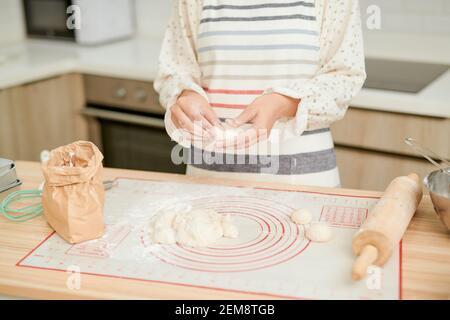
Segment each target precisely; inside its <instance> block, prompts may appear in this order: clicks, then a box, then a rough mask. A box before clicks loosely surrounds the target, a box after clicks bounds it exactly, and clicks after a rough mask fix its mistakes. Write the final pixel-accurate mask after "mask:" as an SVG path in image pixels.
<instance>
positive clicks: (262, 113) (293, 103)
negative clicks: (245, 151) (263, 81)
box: [228, 93, 300, 148]
mask: <svg viewBox="0 0 450 320" xmlns="http://www.w3.org/2000/svg"><path fill="white" fill-rule="evenodd" d="M299 102H300V100H299V99H294V98H290V97H287V96H284V95H281V94H278V93H271V94H266V95H263V96H260V97H258V98H256V99H255V100H254V101H253V102H252V103H251V104H250V105H248V106H247V107H246V108H245V110H244V111H243V112H242V113H241V114H240V115H239V116H238V117H237V118H235V119H233V120H230V121H228V123H229V124H230V125H231V126H233V127H240V126H242V125H243V124H245V123H251V124H252V127H251V128H249V129H247V130H246V131H245V132H244V133H242V134H240V135H239V136H238V137H237V139H236V140H235V147H236V148H243V147H248V146H250V145H252V144H254V143H256V142H258V141H259V140H261V139H264V138H268V137H269V135H270V131H271V130H272V128H273V125H274V124H275V122H276V121H277V120H279V119H281V118H289V117H294V116H295V114H296V113H297V106H298V104H299Z"/></svg>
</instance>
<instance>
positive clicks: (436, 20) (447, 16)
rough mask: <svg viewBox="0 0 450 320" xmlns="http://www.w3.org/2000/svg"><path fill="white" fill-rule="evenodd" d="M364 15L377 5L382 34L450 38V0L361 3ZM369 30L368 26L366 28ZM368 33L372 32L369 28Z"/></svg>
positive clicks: (366, 15) (372, 0)
mask: <svg viewBox="0 0 450 320" xmlns="http://www.w3.org/2000/svg"><path fill="white" fill-rule="evenodd" d="M360 3H361V14H362V16H363V17H366V18H367V17H368V16H369V15H370V13H367V8H368V7H369V6H371V5H376V6H378V7H379V8H380V12H381V30H379V31H381V32H408V33H425V34H427V33H430V34H440V35H448V36H450V0H360ZM365 26H366V24H365ZM365 31H366V32H376V31H370V30H368V29H367V27H366V28H365Z"/></svg>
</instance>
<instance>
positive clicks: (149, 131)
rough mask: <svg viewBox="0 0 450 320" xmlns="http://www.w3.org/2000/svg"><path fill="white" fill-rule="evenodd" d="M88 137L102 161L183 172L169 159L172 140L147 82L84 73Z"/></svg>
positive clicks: (119, 165)
mask: <svg viewBox="0 0 450 320" xmlns="http://www.w3.org/2000/svg"><path fill="white" fill-rule="evenodd" d="M84 80H85V81H84V82H85V94H86V99H87V106H86V108H85V109H84V111H83V113H84V115H85V116H86V117H87V118H88V124H89V132H90V138H91V140H92V141H93V142H94V143H96V144H97V145H99V147H100V149H101V150H102V152H103V155H104V156H105V160H104V164H105V166H107V167H112V168H125V169H136V170H148V171H158V172H170V173H185V172H186V166H185V165H184V164H176V163H174V161H172V156H171V155H172V152H177V149H176V148H175V149H174V147H176V146H177V144H176V142H174V141H172V140H171V139H170V137H169V136H168V135H167V133H166V130H165V126H164V110H163V109H162V107H161V106H160V105H159V102H158V97H157V94H156V93H155V92H154V90H153V85H152V83H151V82H144V81H134V80H122V79H115V78H108V77H100V76H89V75H87V76H85V79H84Z"/></svg>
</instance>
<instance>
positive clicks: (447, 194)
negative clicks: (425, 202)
mask: <svg viewBox="0 0 450 320" xmlns="http://www.w3.org/2000/svg"><path fill="white" fill-rule="evenodd" d="M447 170H449V169H447ZM423 183H424V184H425V186H426V187H427V189H428V191H429V192H430V197H431V201H432V202H433V205H434V210H435V211H436V213H437V214H438V216H439V218H441V220H442V222H443V223H444V224H445V226H446V227H447V228H448V229H449V230H450V175H448V174H446V173H445V172H443V171H441V170H437V171H433V172H431V173H430V174H429V175H428V176H426V177H425V179H424V180H423Z"/></svg>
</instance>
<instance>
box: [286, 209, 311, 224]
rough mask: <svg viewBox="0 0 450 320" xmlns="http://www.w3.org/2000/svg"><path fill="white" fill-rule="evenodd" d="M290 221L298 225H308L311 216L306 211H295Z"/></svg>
mask: <svg viewBox="0 0 450 320" xmlns="http://www.w3.org/2000/svg"><path fill="white" fill-rule="evenodd" d="M291 220H292V221H293V222H294V223H296V224H300V225H303V224H309V223H310V222H311V220H312V215H311V212H310V211H309V210H308V209H297V210H295V211H294V212H293V213H292V215H291Z"/></svg>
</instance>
